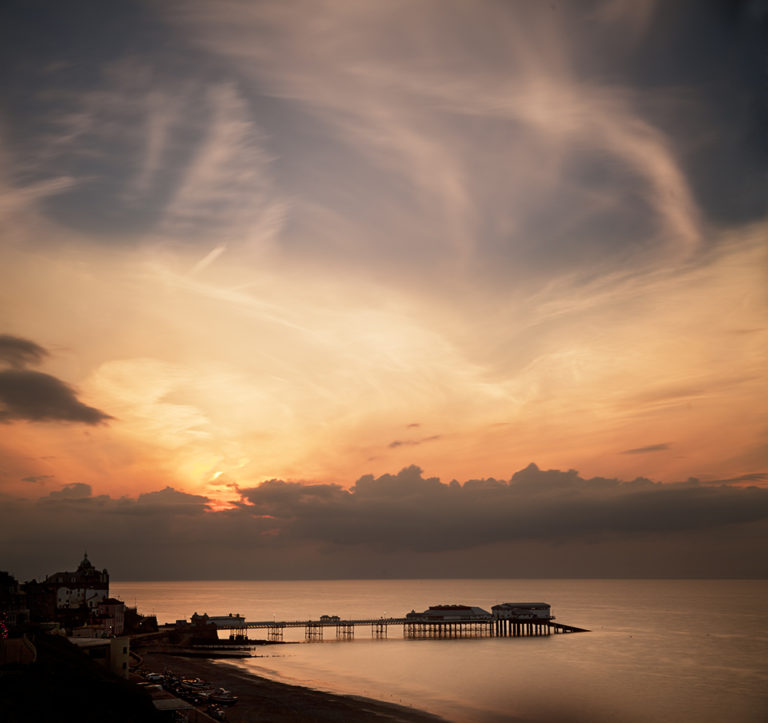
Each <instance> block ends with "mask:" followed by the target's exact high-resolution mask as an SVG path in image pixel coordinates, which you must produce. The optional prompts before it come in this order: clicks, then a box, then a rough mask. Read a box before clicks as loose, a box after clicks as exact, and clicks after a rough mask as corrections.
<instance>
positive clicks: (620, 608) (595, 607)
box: [112, 580, 768, 723]
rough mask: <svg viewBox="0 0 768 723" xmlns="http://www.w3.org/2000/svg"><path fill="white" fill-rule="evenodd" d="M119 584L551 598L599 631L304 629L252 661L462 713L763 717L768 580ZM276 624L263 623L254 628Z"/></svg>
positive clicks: (270, 603) (364, 595) (223, 590)
mask: <svg viewBox="0 0 768 723" xmlns="http://www.w3.org/2000/svg"><path fill="white" fill-rule="evenodd" d="M112 592H113V594H115V595H116V596H118V597H121V598H122V599H124V600H125V601H126V602H127V603H129V604H133V603H134V602H136V603H137V604H138V606H139V610H140V612H142V613H145V614H146V613H155V614H156V615H157V616H158V620H159V621H160V622H172V621H174V620H176V619H177V618H189V617H190V616H191V615H192V613H194V612H198V613H203V612H207V613H208V614H212V615H221V614H227V613H230V612H232V613H240V614H241V615H244V616H245V617H246V619H248V620H273V619H275V618H276V619H278V620H280V619H283V620H306V619H310V618H314V619H317V618H319V617H320V616H321V615H339V616H340V617H341V618H342V619H344V618H361V617H378V616H402V615H404V614H405V613H406V612H409V611H410V610H412V609H416V610H423V609H425V608H427V607H429V605H434V604H437V603H466V604H470V605H478V606H479V607H483V608H485V609H490V608H491V606H493V605H494V604H496V603H499V602H515V601H517V602H519V601H544V602H548V603H551V605H552V612H553V614H554V615H556V616H557V620H558V622H561V623H566V624H569V625H576V626H579V627H585V628H589V629H590V630H591V631H592V632H590V633H585V634H573V635H556V636H555V635H553V636H549V637H545V638H514V639H512V638H480V639H460V640H405V639H403V638H402V628H400V627H397V626H391V627H390V628H389V629H388V637H387V638H386V639H381V640H377V639H373V638H372V637H371V633H370V628H367V627H361V628H358V629H357V630H356V631H355V637H354V639H353V640H351V641H349V640H348V641H338V642H337V641H336V640H335V633H334V632H333V631H334V629H333V628H329V634H328V635H326V637H325V640H324V642H323V643H312V644H305V643H304V642H303V641H304V630H303V628H293V629H290V628H289V629H286V633H285V639H286V641H294V642H296V643H301V644H292V645H282V646H270V647H260V648H258V649H257V650H256V656H257V657H253V658H251V659H249V660H247V661H244V662H242V663H238V664H241V665H242V666H244V667H246V668H247V669H249V670H251V671H253V672H256V673H258V674H262V675H268V676H270V677H273V678H276V679H280V680H284V681H286V682H293V683H299V684H304V685H311V686H313V687H317V688H321V689H324V690H332V691H334V692H342V693H352V694H359V695H367V696H370V697H374V698H379V699H382V700H389V701H393V702H397V703H403V704H404V705H412V706H414V707H417V708H423V709H427V710H430V711H433V712H435V713H438V714H440V715H443V716H445V717H447V718H449V719H451V720H454V721H483V722H487V723H494V722H496V721H509V720H516V719H521V718H522V719H525V720H540V721H555V720H557V721H563V722H564V723H565V721H582V720H583V721H626V722H627V723H635V722H637V723H640V722H644V721H654V722H655V723H658V722H659V721H661V722H668V723H672V722H673V721H674V722H675V723H677V722H678V721H687V720H695V721H698V722H701V723H715V722H716V721H717V723H720V722H721V721H734V722H739V721H744V722H745V723H752V722H753V721H754V722H755V723H757V722H758V721H759V722H760V723H762V722H763V721H765V720H768V693H767V692H766V691H768V671H767V670H766V666H765V660H767V659H768V624H767V623H768V615H767V614H766V611H765V602H764V601H765V600H766V599H768V582H766V581H733V580H727V581H726V580H717V581H705V580H664V581H656V580H654V581H647V580H631V581H628V580H425V581H421V580H403V581H400V580H397V581H390V580H388V581H380V580H377V581H369V580H365V581H348V580H344V581H323V582H321V581H310V582H285V581H281V582H164V583H160V582H152V583H140V582H130V583H128V582H126V583H119V582H118V583H113V585H112ZM258 634H259V635H263V636H264V637H265V635H266V634H265V633H262V632H259V633H258Z"/></svg>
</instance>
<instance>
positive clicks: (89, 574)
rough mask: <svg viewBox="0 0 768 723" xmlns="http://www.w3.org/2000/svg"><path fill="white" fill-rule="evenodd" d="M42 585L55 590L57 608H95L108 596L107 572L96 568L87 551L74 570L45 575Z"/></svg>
mask: <svg viewBox="0 0 768 723" xmlns="http://www.w3.org/2000/svg"><path fill="white" fill-rule="evenodd" d="M42 585H43V586H44V587H46V588H48V589H53V590H55V591H56V608H57V609H58V610H62V609H69V610H74V609H77V608H81V607H83V606H85V607H87V608H88V609H89V610H96V608H97V607H98V605H99V603H101V602H103V601H104V600H106V599H107V598H108V597H109V573H108V572H107V571H106V569H105V570H98V569H96V568H95V567H94V566H93V564H92V563H91V561H90V560H89V559H88V554H87V553H86V554H85V555H84V556H83V559H82V561H81V562H80V564H79V565H78V566H77V570H76V571H75V572H55V573H53V575H49V576H48V577H46V578H45V580H44V581H43V583H42Z"/></svg>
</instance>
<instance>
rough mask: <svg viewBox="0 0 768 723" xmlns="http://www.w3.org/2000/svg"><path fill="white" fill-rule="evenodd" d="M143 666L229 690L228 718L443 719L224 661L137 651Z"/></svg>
mask: <svg viewBox="0 0 768 723" xmlns="http://www.w3.org/2000/svg"><path fill="white" fill-rule="evenodd" d="M141 655H142V657H143V658H144V666H143V667H144V668H146V669H148V670H152V671H155V672H158V673H161V672H163V670H165V669H166V668H168V669H170V670H173V671H174V672H175V673H177V674H180V675H184V676H188V677H197V678H202V679H203V680H205V681H207V682H209V683H211V684H212V685H213V686H214V687H219V688H226V689H227V690H231V691H232V693H234V694H235V695H236V696H238V698H239V701H238V702H237V703H236V704H235V705H233V706H229V707H227V708H226V714H227V720H228V721H230V722H231V723H251V721H253V723H256V721H259V722H261V723H264V722H266V721H280V722H285V721H306V722H307V723H312V722H313V721H335V722H337V723H341V722H342V721H389V723H439V722H441V721H442V722H443V723H444V722H445V719H443V718H440V717H438V716H435V715H432V714H430V713H425V712H423V711H419V710H414V709H413V708H407V707H404V706H399V705H394V704H391V703H385V702H382V701H378V700H372V699H369V698H362V697H357V696H346V695H334V694H331V693H323V692H321V691H318V690H312V689H311V688H302V687H300V686H296V685H288V684H286V683H277V682H275V681H273V680H269V679H267V678H262V677H260V676H257V675H253V674H251V673H248V672H246V671H244V670H242V669H241V668H238V667H237V666H234V665H228V664H227V663H226V662H223V661H212V660H207V659H205V658H186V657H181V656H177V655H169V654H167V653H160V652H151V651H149V650H144V651H141Z"/></svg>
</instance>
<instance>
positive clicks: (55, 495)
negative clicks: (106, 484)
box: [48, 482, 93, 500]
mask: <svg viewBox="0 0 768 723" xmlns="http://www.w3.org/2000/svg"><path fill="white" fill-rule="evenodd" d="M92 491H93V490H92V488H91V485H88V484H85V483H84V482H73V483H72V484H68V485H64V487H62V488H61V489H60V490H52V491H51V492H49V493H48V499H49V500H84V499H90V498H91V494H92Z"/></svg>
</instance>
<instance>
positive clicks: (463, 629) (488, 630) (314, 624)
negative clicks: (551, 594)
mask: <svg viewBox="0 0 768 723" xmlns="http://www.w3.org/2000/svg"><path fill="white" fill-rule="evenodd" d="M393 625H394V626H400V625H402V626H403V638H405V639H423V638H436V639H438V638H439V639H451V638H454V639H455V638H491V637H496V638H518V637H539V636H548V635H553V634H563V633H583V632H589V631H588V630H585V629H584V628H577V627H573V626H571V625H563V624H562V623H556V622H554V621H552V620H530V619H515V618H504V619H499V618H494V617H488V618H485V619H477V618H468V619H460V618H458V619H452V620H424V619H418V618H413V617H406V618H362V619H347V620H341V619H339V620H282V621H274V620H269V621H262V622H252V623H248V622H245V623H243V624H238V625H234V624H232V623H225V624H217V627H218V628H219V629H221V630H229V631H230V637H233V638H241V639H246V640H247V631H248V630H266V631H267V640H269V641H272V642H280V641H282V640H283V638H284V632H285V629H286V628H304V639H305V641H307V642H321V641H322V640H323V639H324V633H325V632H326V631H328V632H330V631H331V630H335V638H336V639H337V640H352V639H353V638H354V636H355V630H356V629H357V628H359V627H369V628H370V630H371V637H373V638H374V639H383V638H386V637H387V635H388V630H389V627H390V626H393Z"/></svg>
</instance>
